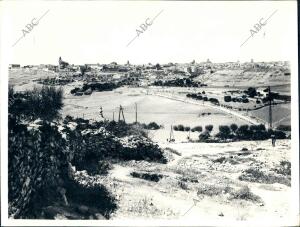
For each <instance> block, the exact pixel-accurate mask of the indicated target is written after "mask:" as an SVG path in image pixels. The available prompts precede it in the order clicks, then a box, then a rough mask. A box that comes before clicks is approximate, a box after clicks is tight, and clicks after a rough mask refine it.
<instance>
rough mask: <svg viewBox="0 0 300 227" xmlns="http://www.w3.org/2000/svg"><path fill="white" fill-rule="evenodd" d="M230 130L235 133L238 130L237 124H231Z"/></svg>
mask: <svg viewBox="0 0 300 227" xmlns="http://www.w3.org/2000/svg"><path fill="white" fill-rule="evenodd" d="M230 129H231V130H232V131H233V132H235V131H236V130H237V129H238V126H237V124H234V123H233V124H231V125H230Z"/></svg>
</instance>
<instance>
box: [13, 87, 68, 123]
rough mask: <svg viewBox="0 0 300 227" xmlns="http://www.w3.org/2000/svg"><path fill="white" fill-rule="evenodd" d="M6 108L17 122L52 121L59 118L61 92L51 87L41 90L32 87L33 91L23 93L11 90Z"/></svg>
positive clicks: (61, 103)
mask: <svg viewBox="0 0 300 227" xmlns="http://www.w3.org/2000/svg"><path fill="white" fill-rule="evenodd" d="M12 99H13V100H14V102H10V103H11V104H10V105H9V107H8V110H9V114H12V115H14V117H15V118H17V119H18V120H21V119H24V120H30V121H34V120H36V119H42V120H47V121H52V120H54V119H56V118H58V117H59V116H60V110H61V108H62V106H63V90H62V89H56V88H54V87H51V86H49V87H48V86H43V87H42V88H36V87H34V88H33V90H27V91H25V93H15V92H14V90H13V88H10V90H9V100H12Z"/></svg>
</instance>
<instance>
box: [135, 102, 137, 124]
mask: <svg viewBox="0 0 300 227" xmlns="http://www.w3.org/2000/svg"><path fill="white" fill-rule="evenodd" d="M135 123H136V124H137V104H136V103H135Z"/></svg>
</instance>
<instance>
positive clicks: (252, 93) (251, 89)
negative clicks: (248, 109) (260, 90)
mask: <svg viewBox="0 0 300 227" xmlns="http://www.w3.org/2000/svg"><path fill="white" fill-rule="evenodd" d="M246 93H247V94H248V95H249V97H251V98H253V97H254V96H256V95H257V92H256V88H254V87H249V88H248V90H247V91H246Z"/></svg>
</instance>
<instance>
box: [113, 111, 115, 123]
mask: <svg viewBox="0 0 300 227" xmlns="http://www.w3.org/2000/svg"><path fill="white" fill-rule="evenodd" d="M113 121H115V112H114V111H113Z"/></svg>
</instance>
